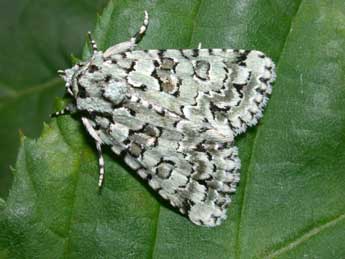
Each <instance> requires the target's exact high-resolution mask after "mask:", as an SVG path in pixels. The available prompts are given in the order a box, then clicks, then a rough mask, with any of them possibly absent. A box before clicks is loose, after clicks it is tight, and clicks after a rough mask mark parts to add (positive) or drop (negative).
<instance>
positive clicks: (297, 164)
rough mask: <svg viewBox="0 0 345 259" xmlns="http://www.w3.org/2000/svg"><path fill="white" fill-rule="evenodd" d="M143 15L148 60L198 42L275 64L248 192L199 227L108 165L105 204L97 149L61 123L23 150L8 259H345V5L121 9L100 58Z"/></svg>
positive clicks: (6, 213)
mask: <svg viewBox="0 0 345 259" xmlns="http://www.w3.org/2000/svg"><path fill="white" fill-rule="evenodd" d="M143 10H148V11H149V14H150V17H151V20H150V21H151V24H150V28H149V31H148V32H147V34H146V37H145V38H144V40H143V42H142V44H140V47H141V48H144V49H161V48H195V47H196V46H197V45H198V43H199V42H202V44H203V47H205V48H208V47H210V48H216V47H217V48H243V49H258V50H262V51H263V52H265V53H266V54H268V55H269V56H271V57H272V58H273V60H274V61H275V62H276V64H277V75H278V77H277V81H276V83H275V85H274V87H273V95H272V98H271V100H270V102H269V105H268V107H267V109H266V110H265V116H264V118H263V119H262V120H261V121H260V123H259V125H258V126H257V127H256V128H253V129H251V130H249V132H247V133H246V134H244V135H243V136H241V137H240V138H238V139H237V143H238V144H239V148H240V157H241V159H242V169H241V182H240V185H239V188H238V192H237V194H236V195H235V198H234V202H233V203H232V205H231V206H230V208H229V211H228V213H229V218H228V220H226V221H225V222H224V224H223V225H221V226H219V227H216V228H203V227H199V226H195V225H193V224H191V223H190V222H189V221H188V220H187V219H186V218H185V217H183V216H181V215H180V214H178V213H176V212H175V211H174V210H172V209H171V208H170V207H169V206H167V205H166V203H164V202H162V201H161V200H160V199H159V198H158V197H157V196H156V195H155V194H154V193H153V192H152V191H151V190H150V189H149V188H148V187H147V186H146V184H145V183H143V182H142V181H141V180H140V179H139V178H138V177H137V176H135V174H134V173H133V172H132V171H131V170H128V168H126V167H125V166H124V164H123V163H122V162H121V161H116V160H115V159H114V155H112V154H111V153H110V152H107V155H106V172H107V173H106V182H105V186H104V189H103V191H102V193H98V192H97V178H98V175H97V172H98V166H97V157H96V152H95V149H94V144H93V142H92V141H91V140H90V137H88V135H87V134H86V133H85V130H83V128H82V126H81V123H80V122H79V121H78V120H77V118H71V117H69V116H64V117H60V118H58V119H54V120H52V122H50V123H49V124H48V125H46V126H45V127H44V130H43V132H42V134H41V136H40V137H39V138H38V140H30V139H28V138H25V137H23V138H22V145H21V148H20V151H19V154H18V159H17V164H16V170H15V172H14V175H15V177H14V183H13V186H12V188H11V192H10V195H9V197H8V199H7V201H6V205H0V208H1V207H3V209H2V211H1V210H0V211H1V212H0V229H2V231H1V232H0V248H2V251H3V252H2V253H0V256H1V255H4V257H6V256H7V257H8V258H25V257H28V258H32V257H39V258H52V257H53V258H85V257H86V256H87V257H90V258H302V257H307V258H308V257H309V258H342V257H345V248H344V246H343V244H344V243H345V235H344V234H345V204H344V202H343V201H344V196H345V188H344V186H345V174H344V173H343V172H344V169H343V168H344V167H345V148H344V146H345V145H344V144H345V134H344V132H345V112H344V108H343V107H345V88H344V70H345V61H344V60H345V52H344V48H343V46H344V38H345V37H344V36H345V26H344V24H345V23H344V22H345V13H344V12H342V10H345V3H344V2H343V1H340V0H335V1H313V2H311V1H302V0H296V1H283V0H275V1H263V0H262V1H261V0H259V1H254V0H248V1H215V2H211V1H196V0H195V1H183V2H182V1H179V2H177V1H141V2H139V3H138V2H137V1H114V2H113V3H112V2H111V3H110V4H109V5H108V7H107V8H106V9H105V11H104V12H103V14H102V16H101V18H100V20H99V21H98V25H97V27H96V30H95V35H96V39H97V41H98V45H99V46H100V47H101V48H102V49H106V48H107V47H108V46H110V45H113V44H114V43H116V42H121V41H124V40H126V39H128V38H129V37H130V36H131V35H132V34H133V33H134V32H135V31H136V30H137V29H138V26H139V25H140V24H141V21H142V18H143ZM87 49H88V48H87V47H86V48H85V50H84V57H86V56H87V55H88V53H87ZM0 251H1V249H0Z"/></svg>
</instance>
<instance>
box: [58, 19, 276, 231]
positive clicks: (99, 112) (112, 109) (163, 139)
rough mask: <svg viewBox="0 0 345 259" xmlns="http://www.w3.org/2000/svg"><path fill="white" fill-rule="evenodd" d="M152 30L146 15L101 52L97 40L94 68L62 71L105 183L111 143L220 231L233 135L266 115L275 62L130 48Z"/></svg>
mask: <svg viewBox="0 0 345 259" xmlns="http://www.w3.org/2000/svg"><path fill="white" fill-rule="evenodd" d="M147 25H148V16H147V13H145V20H144V23H143V25H142V26H141V28H140V30H139V32H138V33H137V34H136V35H135V36H134V37H133V38H131V39H130V40H129V41H128V42H123V43H119V44H117V45H115V46H112V47H110V48H109V49H108V50H106V51H105V52H104V53H103V52H101V51H98V50H97V46H96V43H95V42H94V41H93V40H92V38H91V39H90V40H91V43H92V48H93V51H94V53H93V56H92V57H91V58H90V60H88V61H86V62H84V63H80V64H78V65H76V66H74V67H73V68H71V69H68V70H65V71H63V72H62V76H63V78H64V79H65V80H66V88H67V92H68V93H69V94H70V95H72V97H74V100H75V104H74V105H75V107H73V110H76V111H77V112H80V113H81V114H82V121H83V123H84V125H85V127H86V129H87V131H88V132H89V133H90V135H91V136H92V137H93V138H94V140H95V142H96V147H97V150H98V152H99V156H100V159H99V165H100V179H99V185H100V186H101V185H102V180H103V173H104V161H103V157H102V152H101V146H102V145H108V146H110V147H111V149H112V151H113V152H114V153H115V154H117V155H118V156H120V157H122V158H123V159H124V161H125V162H126V163H127V164H128V165H129V167H131V168H132V169H133V170H135V171H136V172H137V173H138V175H139V176H140V177H142V178H143V179H145V180H146V181H147V182H148V184H149V185H150V186H151V187H152V188H153V189H154V190H155V191H156V192H157V193H158V194H159V195H160V196H162V197H163V198H164V199H166V200H168V201H169V202H170V204H171V205H172V206H174V207H176V208H178V209H179V211H180V212H181V213H183V214H186V215H187V216H188V217H189V219H190V220H191V221H192V222H193V223H195V224H198V225H203V226H209V227H212V226H216V225H219V224H220V223H221V222H222V221H223V220H224V219H225V218H226V209H227V206H228V205H229V203H230V202H231V195H232V194H233V193H235V191H236V186H237V184H238V182H239V169H240V160H239V158H238V154H237V153H238V152H237V148H236V147H235V144H234V137H235V136H236V135H238V134H240V133H243V132H245V130H246V128H247V127H248V126H253V125H255V124H256V123H257V122H258V119H259V118H260V117H262V111H263V108H264V106H265V105H266V103H267V100H268V96H269V94H270V93H271V83H272V82H273V81H274V78H275V73H274V64H273V62H272V61H271V59H269V58H268V57H266V56H265V55H264V54H263V53H262V52H259V51H255V50H252V51H246V50H232V49H184V50H177V49H167V50H134V49H133V48H134V47H135V44H136V43H138V41H139V40H140V39H141V38H142V36H143V34H144V33H145V30H146V28H147ZM90 37H91V36H90ZM63 113H64V112H63V111H62V112H58V113H56V114H57V115H60V114H63Z"/></svg>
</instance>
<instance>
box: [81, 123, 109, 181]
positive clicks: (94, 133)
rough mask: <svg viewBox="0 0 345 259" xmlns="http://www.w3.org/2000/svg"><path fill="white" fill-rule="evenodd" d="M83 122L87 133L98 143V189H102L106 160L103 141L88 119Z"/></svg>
mask: <svg viewBox="0 0 345 259" xmlns="http://www.w3.org/2000/svg"><path fill="white" fill-rule="evenodd" d="M81 121H82V122H83V124H84V126H85V128H86V130H87V132H89V134H90V135H91V137H92V138H93V139H94V140H95V142H96V148H97V152H98V165H99V178H98V187H102V183H103V178H104V158H103V153H102V143H103V142H102V140H101V139H100V137H99V136H98V134H97V131H96V130H95V129H94V128H93V126H92V124H91V122H90V121H89V119H88V118H86V117H82V118H81Z"/></svg>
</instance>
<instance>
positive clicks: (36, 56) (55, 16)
mask: <svg viewBox="0 0 345 259" xmlns="http://www.w3.org/2000/svg"><path fill="white" fill-rule="evenodd" d="M107 2H108V0H97V1H95V0H74V1H67V0H49V1H46V0H35V1H28V0H16V1H1V2H0V31H1V35H2V37H1V41H0V49H1V55H0V118H1V122H0V196H2V197H3V196H7V192H8V189H9V184H10V181H11V176H12V174H11V172H10V166H11V165H13V164H14V163H15V158H16V154H17V152H18V147H19V141H18V130H19V129H21V130H22V131H23V132H24V133H25V134H26V135H28V136H33V137H34V136H39V133H40V132H41V130H42V122H43V121H44V120H47V119H48V118H49V114H50V113H51V112H52V111H53V107H54V98H56V96H61V95H62V94H63V92H64V84H63V82H62V80H61V79H58V77H57V73H56V71H57V69H60V68H64V67H69V66H70V65H71V59H70V55H71V53H75V54H78V55H80V53H81V47H80V46H81V44H82V42H84V41H85V38H86V31H87V30H90V29H91V28H93V26H94V25H93V24H94V22H95V13H96V10H97V9H101V6H104V5H105V4H106V3H107Z"/></svg>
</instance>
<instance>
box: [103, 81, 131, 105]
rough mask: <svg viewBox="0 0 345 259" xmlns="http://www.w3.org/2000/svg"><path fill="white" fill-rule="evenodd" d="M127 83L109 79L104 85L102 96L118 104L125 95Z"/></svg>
mask: <svg viewBox="0 0 345 259" xmlns="http://www.w3.org/2000/svg"><path fill="white" fill-rule="evenodd" d="M126 93H127V85H126V82H124V81H115V80H111V81H109V82H108V83H107V84H106V86H105V87H104V94H103V95H104V96H105V97H106V98H107V99H109V100H111V101H112V102H113V104H115V105H117V104H120V103H121V102H122V101H123V100H124V99H125V97H126Z"/></svg>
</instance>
